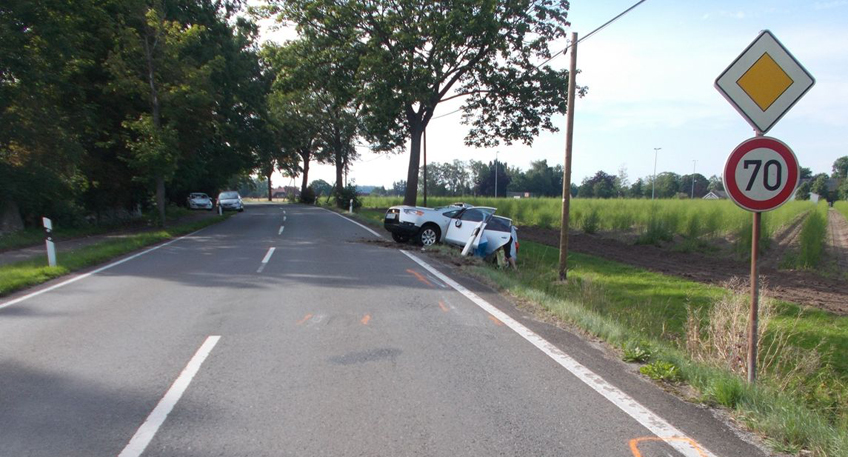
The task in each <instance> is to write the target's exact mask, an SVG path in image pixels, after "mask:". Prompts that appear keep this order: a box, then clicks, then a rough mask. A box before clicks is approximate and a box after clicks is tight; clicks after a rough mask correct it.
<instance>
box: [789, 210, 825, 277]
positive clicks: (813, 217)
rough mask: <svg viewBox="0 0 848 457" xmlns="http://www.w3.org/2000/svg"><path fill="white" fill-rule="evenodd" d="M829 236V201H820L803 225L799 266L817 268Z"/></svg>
mask: <svg viewBox="0 0 848 457" xmlns="http://www.w3.org/2000/svg"><path fill="white" fill-rule="evenodd" d="M826 237H827V203H826V202H820V203H819V204H818V206H817V207H816V209H815V211H813V212H811V213H810V215H809V216H807V219H806V220H805V221H804V225H803V227H801V235H800V244H801V247H800V251H799V253H798V261H797V265H796V266H797V267H798V268H815V267H817V266H818V265H819V263H820V262H821V259H822V253H823V252H824V244H825V242H826Z"/></svg>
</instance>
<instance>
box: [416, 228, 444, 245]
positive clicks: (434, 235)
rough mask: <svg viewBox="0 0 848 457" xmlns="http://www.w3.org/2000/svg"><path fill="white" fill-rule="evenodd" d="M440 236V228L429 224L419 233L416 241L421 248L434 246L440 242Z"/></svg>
mask: <svg viewBox="0 0 848 457" xmlns="http://www.w3.org/2000/svg"><path fill="white" fill-rule="evenodd" d="M440 234H441V231H440V230H439V227H437V226H436V225H434V224H427V225H425V226H424V227H421V230H419V231H418V235H416V237H415V241H416V242H417V243H418V244H420V245H421V246H432V245H434V244H436V243H438V242H439V235H440Z"/></svg>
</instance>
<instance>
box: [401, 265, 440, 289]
mask: <svg viewBox="0 0 848 457" xmlns="http://www.w3.org/2000/svg"><path fill="white" fill-rule="evenodd" d="M406 272H407V273H409V274H411V275H413V276H415V277H416V278H417V279H418V280H419V281H421V282H423V283H424V284H427V285H428V286H430V287H436V286H434V285H433V283H431V282H430V281H428V280H427V278H425V277H424V276H422V275H421V273H419V272H417V271H415V270H412V269H407V270H406Z"/></svg>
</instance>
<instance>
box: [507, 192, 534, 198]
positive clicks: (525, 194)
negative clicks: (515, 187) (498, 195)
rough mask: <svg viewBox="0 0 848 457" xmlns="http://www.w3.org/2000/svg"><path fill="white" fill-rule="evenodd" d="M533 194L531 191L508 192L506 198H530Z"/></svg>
mask: <svg viewBox="0 0 848 457" xmlns="http://www.w3.org/2000/svg"><path fill="white" fill-rule="evenodd" d="M532 196H533V194H531V193H530V192H507V193H506V198H530V197H532Z"/></svg>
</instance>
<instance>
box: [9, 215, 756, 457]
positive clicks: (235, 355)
mask: <svg viewBox="0 0 848 457" xmlns="http://www.w3.org/2000/svg"><path fill="white" fill-rule="evenodd" d="M372 237H374V235H373V234H372V233H369V232H368V231H366V230H365V229H364V228H363V227H361V226H358V225H357V224H354V223H352V222H350V221H348V220H345V219H344V218H342V217H340V216H339V215H337V214H334V213H331V212H329V211H326V210H323V209H320V208H314V207H307V206H296V205H276V206H272V205H268V206H262V205H257V206H251V207H248V208H247V210H246V211H245V212H244V213H242V214H238V215H236V217H233V218H230V219H229V220H227V221H225V222H223V223H221V224H217V225H215V226H211V227H208V228H206V229H203V230H201V231H200V232H197V233H195V234H192V235H189V236H187V237H184V238H181V239H179V240H177V241H174V242H171V243H169V244H167V245H164V246H161V247H158V248H157V249H155V250H152V251H150V252H146V253H144V254H143V255H138V256H135V257H132V258H130V259H129V260H127V261H125V262H123V263H120V264H117V265H114V266H111V267H108V268H106V269H102V270H95V271H94V272H93V273H92V274H89V275H83V276H77V277H76V280H75V281H74V282H71V283H68V284H64V285H60V286H59V287H55V286H56V285H57V284H60V283H62V281H57V282H54V283H52V284H48V285H45V286H44V287H42V288H40V289H38V290H37V292H36V295H29V294H31V293H32V292H33V291H29V292H24V293H21V294H17V295H15V296H12V297H7V298H6V299H5V300H3V301H2V302H0V339H2V342H0V343H1V344H0V455H2V456H15V457H17V456H86V457H91V456H118V455H120V456H123V457H131V456H139V455H144V456H187V457H188V456H197V457H200V456H413V455H414V456H492V455H510V456H513V455H514V456H621V457H632V456H637V455H638V456H644V457H648V456H657V457H658V456H679V455H687V456H745V457H749V456H757V455H763V454H762V453H761V452H760V451H759V450H758V449H757V448H756V447H754V446H752V445H750V444H748V443H746V442H744V441H743V440H741V439H740V438H738V437H737V436H736V435H735V434H734V433H733V432H732V431H731V430H730V429H728V428H727V427H726V426H724V425H723V424H722V422H721V421H719V420H717V419H715V418H714V417H713V416H712V414H711V413H710V412H709V411H708V410H706V409H703V408H699V407H697V406H695V405H691V404H686V403H684V402H681V401H679V400H677V399H676V398H674V397H672V396H670V395H668V394H666V393H664V392H662V391H661V390H660V389H658V388H656V387H655V386H653V385H652V384H650V383H648V382H646V381H644V380H642V379H640V378H639V377H638V376H637V375H634V374H633V370H632V369H628V368H627V367H626V366H625V365H624V364H622V363H620V362H617V361H614V360H609V359H607V358H605V356H604V353H603V352H602V351H600V350H599V349H597V348H596V347H594V346H593V345H592V344H589V343H586V342H584V341H582V340H581V339H580V338H577V337H575V336H574V335H571V334H569V333H567V332H564V331H562V330H560V329H557V328H555V327H552V326H549V325H547V324H544V323H540V322H537V321H535V320H533V319H532V318H530V317H529V316H525V315H524V313H523V312H521V311H520V310H517V309H516V308H515V307H513V306H512V305H511V304H510V303H509V302H507V301H505V300H504V299H503V298H501V297H500V296H498V295H497V294H496V293H494V292H492V291H491V290H489V289H487V288H486V287H483V286H481V285H479V284H477V283H475V282H474V281H471V280H468V279H462V278H458V277H456V275H455V274H454V273H453V272H451V271H450V270H448V269H446V268H445V267H444V266H442V265H439V264H437V263H435V262H434V261H433V260H430V259H428V258H427V257H426V256H422V255H421V254H412V255H409V254H406V253H404V252H401V251H398V250H395V249H387V248H385V247H381V246H379V245H376V244H373V243H371V244H369V243H363V242H362V241H361V240H363V239H366V238H372ZM50 287H53V288H52V289H50ZM457 289H459V290H457ZM657 435H660V436H661V438H660V437H658V436H657Z"/></svg>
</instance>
